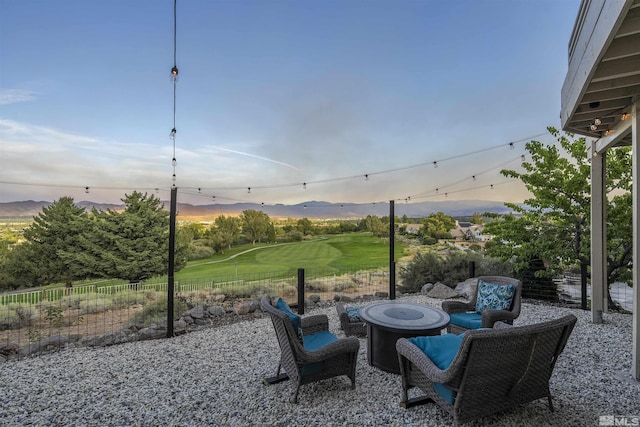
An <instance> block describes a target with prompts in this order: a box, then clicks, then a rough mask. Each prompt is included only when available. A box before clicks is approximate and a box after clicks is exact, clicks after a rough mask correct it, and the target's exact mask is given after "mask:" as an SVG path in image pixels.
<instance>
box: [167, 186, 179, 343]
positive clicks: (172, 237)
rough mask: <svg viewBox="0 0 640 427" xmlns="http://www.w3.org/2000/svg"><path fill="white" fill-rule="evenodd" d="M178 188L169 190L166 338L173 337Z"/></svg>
mask: <svg viewBox="0 0 640 427" xmlns="http://www.w3.org/2000/svg"><path fill="white" fill-rule="evenodd" d="M177 197H178V188H177V187H173V188H172V189H171V205H170V209H169V273H168V276H169V277H168V280H167V338H170V337H172V336H173V275H174V272H175V267H176V262H175V252H176V199H177Z"/></svg>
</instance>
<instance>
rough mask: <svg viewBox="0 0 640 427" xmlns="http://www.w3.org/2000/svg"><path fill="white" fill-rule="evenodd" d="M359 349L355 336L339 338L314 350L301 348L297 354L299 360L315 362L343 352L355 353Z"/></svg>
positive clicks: (358, 342)
mask: <svg viewBox="0 0 640 427" xmlns="http://www.w3.org/2000/svg"><path fill="white" fill-rule="evenodd" d="M359 350H360V341H359V340H358V338H356V337H346V338H340V339H339V340H337V341H334V342H332V343H329V344H327V345H325V346H324V347H322V348H319V349H318V350H315V351H307V350H304V349H303V350H302V352H300V354H299V358H298V359H299V360H298V361H299V362H301V363H315V362H321V361H323V360H326V359H328V358H330V357H332V356H337V355H339V354H345V353H355V354H357V353H358V351H359Z"/></svg>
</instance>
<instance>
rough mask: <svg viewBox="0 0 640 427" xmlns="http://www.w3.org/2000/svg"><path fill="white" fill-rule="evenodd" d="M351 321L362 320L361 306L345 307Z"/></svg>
mask: <svg viewBox="0 0 640 427" xmlns="http://www.w3.org/2000/svg"><path fill="white" fill-rule="evenodd" d="M345 311H346V312H347V316H349V322H362V319H361V318H360V307H345Z"/></svg>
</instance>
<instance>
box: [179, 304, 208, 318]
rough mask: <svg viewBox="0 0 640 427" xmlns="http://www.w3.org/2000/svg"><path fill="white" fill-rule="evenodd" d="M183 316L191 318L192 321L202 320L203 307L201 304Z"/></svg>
mask: <svg viewBox="0 0 640 427" xmlns="http://www.w3.org/2000/svg"><path fill="white" fill-rule="evenodd" d="M184 315H185V316H191V317H193V318H194V319H202V318H203V317H204V306H202V305H201V304H198V305H196V306H195V307H193V308H192V309H191V310H187V311H186V312H185V313H184Z"/></svg>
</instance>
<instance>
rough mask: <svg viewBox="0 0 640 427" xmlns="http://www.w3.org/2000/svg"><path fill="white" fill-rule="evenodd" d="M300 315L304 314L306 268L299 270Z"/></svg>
mask: <svg viewBox="0 0 640 427" xmlns="http://www.w3.org/2000/svg"><path fill="white" fill-rule="evenodd" d="M298 314H304V268H299V269H298Z"/></svg>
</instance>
